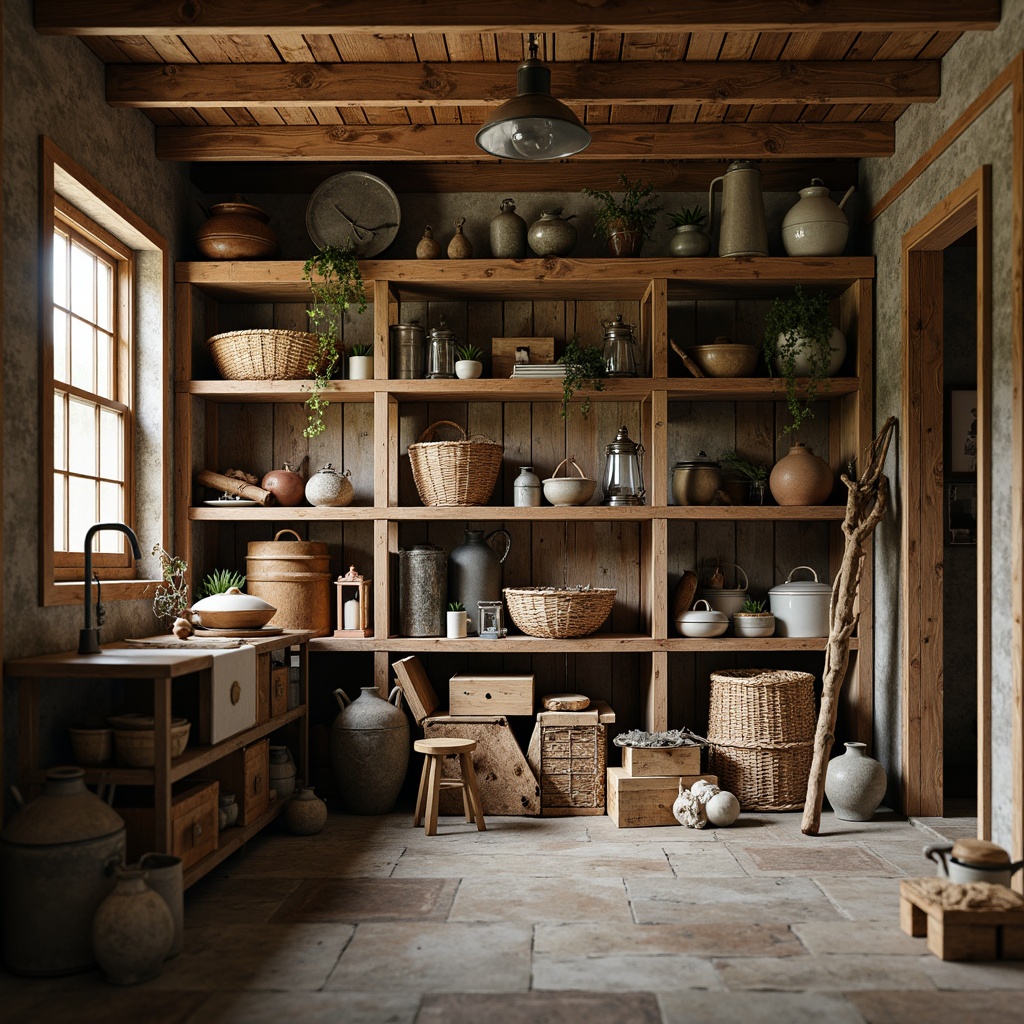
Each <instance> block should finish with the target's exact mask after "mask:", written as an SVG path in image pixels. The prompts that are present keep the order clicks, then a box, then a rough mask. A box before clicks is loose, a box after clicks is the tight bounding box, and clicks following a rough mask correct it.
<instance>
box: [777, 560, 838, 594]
mask: <svg viewBox="0 0 1024 1024" xmlns="http://www.w3.org/2000/svg"><path fill="white" fill-rule="evenodd" d="M801 569H805V570H806V571H807V572H809V573H810V574H811V575H812V576H813V577H814V579H813V580H794V579H793V573H794V572H799V571H800V570H801ZM768 593H769V594H779V595H780V596H781V595H783V594H816V595H817V594H831V593H832V587H831V586H830V585H829V584H828V583H821V582H819V580H818V574H817V573H816V572H815V571H814V570H813V569H812V568H811V567H810V566H809V565H798V566H797V567H796V568H795V569H794V570H793V571H792V572H790V574H789V575H788V576H787V577H786V582H785V583H780V584H778V585H777V586H774V587H772V589H771V590H769V591H768Z"/></svg>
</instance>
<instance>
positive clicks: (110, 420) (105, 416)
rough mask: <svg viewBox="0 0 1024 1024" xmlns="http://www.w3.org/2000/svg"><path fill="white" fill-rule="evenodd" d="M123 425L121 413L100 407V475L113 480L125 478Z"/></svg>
mask: <svg viewBox="0 0 1024 1024" xmlns="http://www.w3.org/2000/svg"><path fill="white" fill-rule="evenodd" d="M121 426H122V416H121V415H120V413H116V412H114V410H113V409H104V408H102V407H101V408H100V476H105V477H108V478H110V479H113V480H123V479H124V472H123V470H122V468H121V465H122V458H121V455H122V453H121V436H122V435H121ZM101 502H102V495H101Z"/></svg>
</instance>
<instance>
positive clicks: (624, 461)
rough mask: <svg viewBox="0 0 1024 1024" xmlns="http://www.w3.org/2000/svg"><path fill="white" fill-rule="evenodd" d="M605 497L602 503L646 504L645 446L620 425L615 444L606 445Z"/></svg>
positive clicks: (613, 442)
mask: <svg viewBox="0 0 1024 1024" xmlns="http://www.w3.org/2000/svg"><path fill="white" fill-rule="evenodd" d="M604 453H605V463H604V482H603V487H604V500H603V501H602V502H601V504H602V505H642V504H643V503H644V495H645V494H646V493H647V491H646V489H645V488H644V464H643V454H644V446H643V445H642V444H637V443H635V442H633V441H631V440H630V439H629V432H628V431H627V430H626V428H625V427H619V432H618V434H616V435H615V440H614V441H612V443H611V444H609V445H606V446H605V450H604Z"/></svg>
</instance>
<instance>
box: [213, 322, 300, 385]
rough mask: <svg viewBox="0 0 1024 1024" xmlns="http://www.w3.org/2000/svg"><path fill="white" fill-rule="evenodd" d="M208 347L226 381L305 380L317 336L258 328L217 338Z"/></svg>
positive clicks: (225, 334)
mask: <svg viewBox="0 0 1024 1024" xmlns="http://www.w3.org/2000/svg"><path fill="white" fill-rule="evenodd" d="M206 344H207V346H208V347H209V349H210V355H211V356H212V357H213V362H214V365H215V366H216V367H217V372H218V373H219V374H220V375H221V376H222V377H223V378H224V379H225V380H306V379H308V378H309V376H310V373H309V364H310V362H311V360H313V359H314V358H315V357H316V351H317V336H316V335H315V334H309V333H307V332H306V331H279V330H271V329H264V328H257V329H254V330H249V331H227V332H225V333H224V334H215V335H214V336H213V337H212V338H209V339H208V340H207V342H206Z"/></svg>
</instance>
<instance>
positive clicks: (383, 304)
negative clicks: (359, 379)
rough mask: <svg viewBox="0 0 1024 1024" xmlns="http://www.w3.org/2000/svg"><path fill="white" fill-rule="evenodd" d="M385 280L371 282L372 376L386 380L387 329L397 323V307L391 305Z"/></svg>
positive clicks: (388, 362)
mask: <svg viewBox="0 0 1024 1024" xmlns="http://www.w3.org/2000/svg"><path fill="white" fill-rule="evenodd" d="M391 297H392V296H391V288H390V286H389V284H388V282H387V281H386V280H377V281H374V282H373V376H374V378H375V379H377V380H387V379H388V378H389V377H390V376H391V346H390V345H389V343H388V342H389V338H390V332H389V331H388V328H389V327H390V326H391V324H393V323H398V307H397V306H396V305H393V304H392V303H391V302H390V301H389V300H390V299H391Z"/></svg>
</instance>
